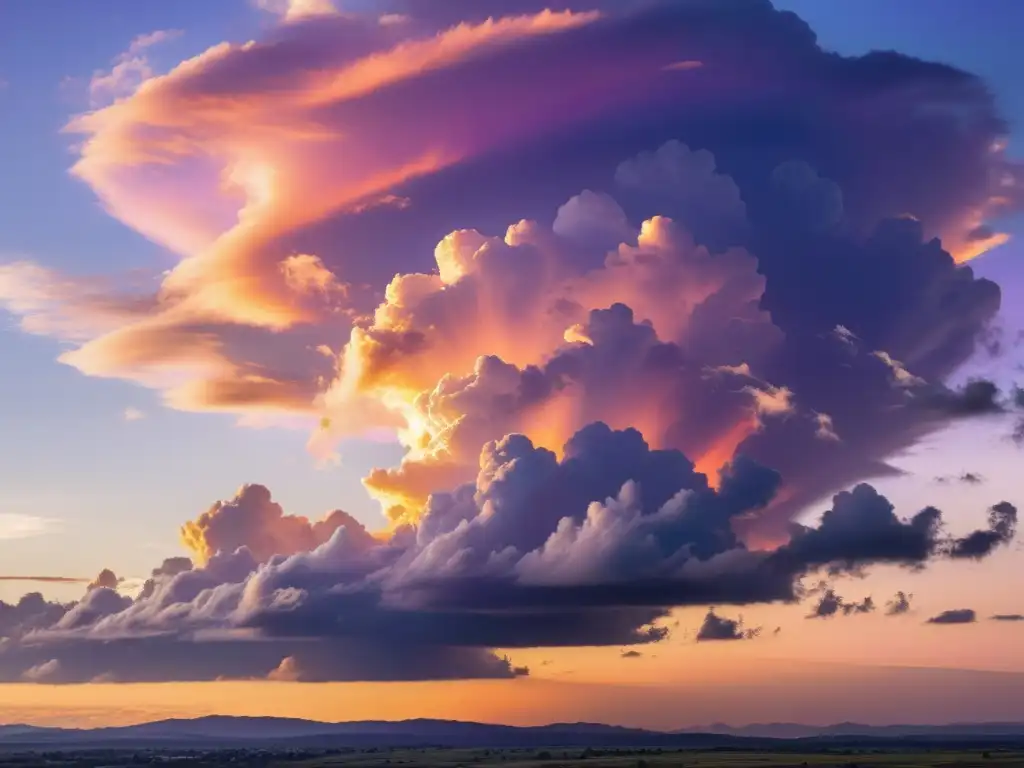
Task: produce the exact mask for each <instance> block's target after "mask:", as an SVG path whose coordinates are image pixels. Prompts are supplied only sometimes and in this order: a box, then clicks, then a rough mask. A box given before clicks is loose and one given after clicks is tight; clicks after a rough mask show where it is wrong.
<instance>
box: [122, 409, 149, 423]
mask: <svg viewBox="0 0 1024 768" xmlns="http://www.w3.org/2000/svg"><path fill="white" fill-rule="evenodd" d="M123 415H124V420H125V421H141V420H142V419H144V418H146V414H145V413H144V412H142V411H140V410H139V409H138V408H135V407H133V406H128V407H127V408H125V409H124V414H123Z"/></svg>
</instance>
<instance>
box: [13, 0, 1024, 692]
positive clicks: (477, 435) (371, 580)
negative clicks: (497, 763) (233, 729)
mask: <svg viewBox="0 0 1024 768" xmlns="http://www.w3.org/2000/svg"><path fill="white" fill-rule="evenodd" d="M272 5H273V6H274V7H273V8H272V9H271V10H274V11H275V12H277V13H278V14H280V15H281V17H282V22H281V23H279V24H274V25H270V26H269V28H268V29H267V31H266V34H265V35H264V36H263V37H262V38H261V39H259V40H257V41H254V42H252V43H246V44H232V43H224V44H221V45H217V46H214V47H212V48H210V49H209V50H207V51H205V52H203V53H202V54H200V55H198V56H196V57H193V58H192V59H189V60H188V61H185V62H182V63H181V64H179V65H178V66H176V67H174V68H173V69H171V70H170V71H169V72H168V73H167V74H165V75H161V76H152V77H151V76H150V74H151V72H150V70H149V65H148V63H147V62H145V57H144V51H145V50H147V46H148V45H151V44H152V43H154V42H157V41H158V38H153V39H149V38H147V39H144V40H139V41H136V44H135V45H134V46H133V49H132V50H130V51H129V53H128V54H126V56H127V58H125V62H134V61H136V60H139V61H141V62H142V64H141V65H139V64H131V65H130V66H126V67H125V73H126V80H125V83H126V86H125V88H124V90H123V91H122V90H121V85H118V86H117V87H116V88H112V90H111V89H109V88H108V89H107V90H106V91H105V92H106V94H107V99H108V100H109V98H110V97H111V93H113V92H115V91H116V92H117V93H119V94H121V95H120V97H119V98H115V100H114V101H113V103H110V104H108V105H107V106H103V107H101V108H98V109H95V110H93V111H91V112H89V113H86V114H83V115H80V116H78V117H76V118H75V119H74V120H73V121H72V122H71V124H70V125H69V126H68V132H69V133H71V134H75V135H76V136H77V137H78V138H79V139H80V140H81V142H80V144H79V146H78V147H77V148H76V151H77V152H78V156H77V159H76V163H75V166H74V169H73V173H74V175H75V176H76V177H77V178H79V179H81V180H82V181H84V182H85V183H86V184H88V185H89V187H90V188H91V189H92V190H93V192H94V193H95V194H96V196H97V198H98V199H99V201H100V202H101V203H102V205H103V206H104V208H105V209H106V210H107V211H108V212H109V213H110V214H111V215H112V216H113V217H114V218H116V219H117V220H119V221H120V222H122V223H124V224H125V225H127V226H129V227H130V228H132V229H134V230H135V231H137V232H139V233H141V234H142V235H144V236H146V237H147V238H149V239H151V240H153V241H154V242H155V243H157V244H159V245H160V246H163V247H164V248H166V249H167V250H169V251H170V252H172V253H173V254H175V255H176V256H177V257H178V259H179V260H178V262H177V264H176V265H175V266H174V267H173V268H172V269H170V270H169V271H168V272H167V273H166V274H162V275H160V277H159V281H156V280H155V279H153V278H154V277H155V275H151V276H150V277H149V278H146V277H145V275H144V274H141V275H136V274H132V275H121V276H110V275H94V276H82V275H65V274H60V273H57V272H55V271H53V270H50V269H48V268H46V267H43V266H40V265H37V264H34V263H32V262H26V261H24V260H22V261H18V262H15V263H13V264H8V265H6V266H4V267H2V271H0V301H2V302H3V305H4V307H5V308H7V309H8V310H9V311H10V312H12V313H13V315H14V316H15V317H16V318H17V319H18V320H19V322H20V324H21V326H22V328H23V329H24V330H26V331H27V332H31V333H37V334H44V335H48V336H52V337H54V338H55V339H57V340H59V341H61V342H63V343H64V344H66V345H67V347H68V348H67V349H66V351H64V352H63V353H62V354H61V357H60V360H61V361H62V362H64V363H66V364H68V365H71V366H73V367H75V368H77V369H78V370H79V371H81V372H83V373H84V374H87V375H91V376H100V377H109V378H118V379H125V380H129V381H132V382H135V383H138V384H140V385H143V386H146V387H150V388H153V389H155V390H158V391H159V392H160V393H161V394H162V396H163V398H164V401H165V403H166V404H167V405H169V406H170V407H173V408H179V409H186V410H219V411H226V412H230V413H234V414H236V415H239V416H241V417H243V418H252V417H253V416H254V415H258V416H260V417H267V418H269V417H273V416H275V415H280V414H287V415H289V416H290V417H293V418H294V417H298V418H295V421H296V422H301V423H303V424H308V425H310V426H312V425H314V424H318V425H319V428H317V429H316V430H315V432H314V434H313V435H312V436H311V440H310V444H311V449H312V450H313V451H314V452H315V453H317V454H318V455H330V452H331V451H332V450H333V448H334V442H336V441H337V440H339V439H341V438H343V437H348V436H352V435H354V434H355V435H360V434H365V433H367V432H374V433H379V432H380V431H382V430H384V431H387V432H389V433H393V434H394V435H395V436H396V437H397V438H398V439H399V441H400V442H401V443H402V445H403V446H404V448H405V449H406V454H405V456H404V458H403V460H402V461H401V463H400V465H399V466H397V467H390V468H388V467H382V468H378V469H375V470H374V471H372V472H371V473H370V474H369V475H368V476H367V477H366V478H365V480H364V482H365V485H366V487H367V489H368V490H369V491H370V493H371V494H372V495H373V496H374V497H375V498H376V499H378V500H379V501H380V502H381V504H382V506H383V507H384V508H385V509H386V511H387V512H388V514H389V517H390V519H391V521H392V528H391V530H390V531H389V532H388V534H387V535H381V536H371V535H370V534H369V533H368V532H367V531H366V530H365V529H364V528H363V527H362V526H361V525H360V524H359V523H358V522H357V521H355V520H353V519H352V518H351V517H350V516H348V515H347V514H346V513H344V512H341V511H334V512H332V513H330V514H329V515H328V516H327V517H325V518H324V519H322V520H319V521H311V520H309V519H307V518H304V517H299V516H295V515H289V514H286V513H285V511H284V510H283V509H282V508H281V507H280V506H279V505H278V504H276V503H275V502H274V501H273V500H272V498H271V495H270V492H269V490H267V489H266V488H264V487H262V486H259V485H248V486H245V487H243V488H242V489H241V490H240V491H239V492H238V494H236V496H235V497H234V498H232V499H229V500H226V501H221V502H218V503H217V504H214V505H213V506H212V507H211V508H210V509H209V510H207V511H206V512H205V513H203V514H201V515H199V516H198V517H197V518H196V519H195V520H192V521H190V522H187V523H186V524H185V525H184V526H183V529H182V538H183V540H184V541H185V542H186V545H187V546H188V547H189V549H190V552H191V553H192V554H193V555H194V562H193V560H192V559H191V558H189V559H177V560H168V561H165V563H164V564H163V565H161V566H159V567H158V568H156V569H154V571H153V573H152V575H151V578H150V579H149V580H147V582H146V583H145V585H144V586H143V588H142V591H141V592H140V594H139V595H138V596H137V597H136V598H135V599H133V600H132V599H129V598H127V597H125V596H122V595H119V594H117V592H116V591H114V590H113V589H112V588H111V587H109V586H97V587H96V588H94V589H92V590H89V591H88V592H87V594H86V595H85V596H84V597H83V598H82V600H80V601H79V602H77V603H75V604H74V605H73V606H52V605H50V604H47V603H46V602H45V601H43V602H42V604H40V602H39V601H38V600H34V599H33V600H31V601H29V602H28V603H27V604H26V605H25V606H24V607H20V608H19V607H17V606H13V607H12V606H8V607H7V608H5V609H4V610H6V611H7V615H8V616H9V621H10V625H11V626H12V627H13V630H12V632H13V634H11V635H10V636H11V637H13V638H14V640H13V641H12V642H10V643H7V644H6V645H5V647H4V649H3V650H2V652H0V678H3V679H10V680H20V679H23V676H24V674H25V673H26V672H27V671H28V670H30V669H34V668H37V667H39V666H40V665H46V664H49V663H50V662H51V661H56V662H58V665H59V666H56V667H54V668H53V672H52V673H51V675H52V677H53V678H54V679H57V680H60V681H64V682H68V681H74V680H89V679H94V678H95V677H99V676H109V677H110V678H112V679H118V680H135V679H147V680H164V679H213V678H214V677H217V676H228V677H236V678H260V679H265V678H267V677H272V678H276V679H299V680H319V679H357V678H359V677H360V676H363V677H364V678H365V679H391V678H408V679H429V678H447V677H459V676H492V677H511V676H515V675H517V674H519V672H520V670H518V668H517V667H515V666H514V665H513V664H512V663H511V662H510V661H508V660H507V659H503V658H500V657H498V656H497V655H495V654H494V653H493V652H492V651H491V650H490V649H492V648H511V649H514V648H519V647H531V646H558V645H569V646H571V645H588V644H589V645H609V646H611V645H614V646H626V645H637V644H643V643H653V642H658V641H660V640H661V639H663V638H664V637H665V636H666V633H667V627H666V626H665V625H664V622H665V620H666V617H667V614H668V612H669V610H670V609H671V608H672V607H675V606H697V605H704V606H706V605H711V604H713V605H747V604H759V603H769V602H777V601H785V602H794V601H798V600H801V599H804V598H805V597H806V589H805V587H804V586H803V580H805V579H807V578H820V577H822V576H827V575H829V574H837V573H860V572H862V571H864V570H865V569H869V568H871V567H874V566H876V565H896V566H902V567H906V568H909V569H920V568H924V567H927V566H928V565H929V564H930V563H932V562H935V561H939V560H943V561H949V560H964V559H975V558H982V557H986V556H988V555H989V554H990V553H991V552H993V551H995V550H996V548H998V547H1001V546H1004V545H1005V544H1006V543H1007V542H1009V541H1010V540H1011V539H1012V538H1013V536H1014V533H1015V526H1016V517H1017V513H1016V509H1014V508H1013V507H1012V506H1011V505H1009V504H1007V503H1005V502H1003V503H1000V504H997V505H996V506H995V507H993V508H992V509H991V511H990V513H989V519H988V522H987V524H986V525H985V526H983V527H981V528H979V529H978V530H976V531H974V532H972V533H969V534H968V535H966V536H962V537H955V536H951V535H949V534H947V533H946V532H945V531H944V530H943V528H942V514H941V512H939V510H937V509H935V508H933V507H926V508H924V509H922V510H920V511H918V512H916V513H915V514H913V515H912V516H911V517H910V518H909V519H908V518H903V517H900V516H897V514H896V512H895V510H894V508H893V506H892V505H891V504H890V503H889V502H888V501H887V500H886V499H885V498H884V497H883V496H881V495H880V494H879V493H878V492H877V491H876V490H875V489H874V488H873V487H872V486H871V485H869V484H867V483H866V482H864V481H865V480H869V479H871V478H876V477H884V476H888V475H893V474H896V473H898V470H897V469H896V468H895V467H893V466H892V465H891V464H890V463H889V460H890V457H892V456H894V455H896V454H898V453H900V452H901V451H904V450H906V449H908V448H909V447H911V446H913V445H914V444H915V443H917V442H918V441H920V440H921V439H923V438H924V437H925V436H927V435H929V434H933V433H934V432H936V431H937V430H940V429H942V428H944V427H946V426H947V425H949V424H950V423H951V422H952V421H953V420H954V419H960V418H977V417H985V416H990V417H992V418H993V419H1003V418H1006V415H1005V414H1006V413H1007V412H1008V411H1010V410H1012V407H1013V406H1012V405H1011V404H1008V403H1007V402H1005V401H1004V399H1003V398H1002V397H1001V396H1000V393H999V392H998V390H997V389H996V387H995V385H994V384H992V383H991V382H987V381H971V382H968V383H967V384H965V385H964V386H962V387H959V388H953V387H950V386H948V385H947V384H946V383H945V382H946V381H947V380H948V379H949V377H950V376H951V375H952V374H953V373H954V372H955V371H957V369H958V368H959V367H960V366H961V365H962V364H963V363H964V362H965V361H967V360H968V359H969V358H970V356H971V355H972V354H973V352H974V349H975V347H976V345H977V342H978V341H979V339H980V340H982V341H984V339H985V338H987V337H988V335H989V334H990V327H991V325H990V324H991V321H992V318H993V317H994V315H995V314H996V312H997V311H998V309H999V306H1000V301H1001V296H1000V291H999V287H998V286H997V285H996V284H994V283H992V282H991V281H989V280H985V279H981V278H978V277H976V276H975V274H974V273H973V271H972V269H971V267H970V266H969V265H968V264H967V263H966V262H967V261H968V260H969V259H970V258H971V257H972V256H974V255H976V254H977V253H979V252H981V251H982V250H984V249H985V248H987V247H991V246H993V245H994V244H995V243H997V242H999V241H1000V239H1001V238H1000V236H999V233H998V232H996V231H995V230H994V229H987V228H986V227H989V228H990V227H991V220H992V219H994V218H995V217H996V216H997V215H1000V214H1002V213H1006V212H1010V211H1012V210H1014V209H1015V208H1016V207H1018V206H1019V204H1020V203H1021V202H1022V200H1021V194H1020V189H1021V188H1022V187H1024V185H1022V184H1021V177H1022V175H1024V174H1022V173H1021V169H1020V168H1019V166H1018V165H1016V164H1015V163H1014V162H1013V161H1012V160H1010V159H1009V158H1008V156H1007V154H1006V152H1005V148H1004V147H1003V145H1002V144H1001V143H1000V141H1001V139H1002V137H1003V134H1004V133H1005V132H1006V126H1005V125H1004V123H1003V121H1002V120H1001V119H1000V117H999V115H998V112H997V109H996V106H995V104H994V103H993V101H992V98H991V96H990V94H989V91H988V89H987V88H986V87H985V85H984V83H982V82H981V81H980V80H978V79H977V78H975V77H974V76H972V75H970V74H968V73H965V72H961V71H959V70H956V69H954V68H952V67H949V66H946V65H941V64H933V63H928V62H923V61H919V60H916V59H912V58H909V57H905V56H901V55H899V54H897V53H892V52H888V53H872V54H869V55H866V56H863V57H855V58H849V57H842V56H838V55H836V54H833V53H829V52H826V51H823V50H822V49H821V48H820V47H819V46H818V44H817V42H816V40H815V37H814V34H813V32H812V31H811V30H810V29H809V28H808V27H807V26H806V25H805V24H804V23H802V22H801V21H800V20H799V19H798V18H797V17H795V16H794V15H792V14H788V13H781V12H777V11H775V10H774V9H773V8H772V7H771V5H770V3H768V2H767V1H766V0H722V2H716V3H673V2H654V3H643V4H637V5H635V6H634V5H633V4H632V3H631V4H629V5H628V6H627V5H623V4H622V3H610V2H596V1H595V2H592V3H588V2H580V3H578V4H577V3H561V2H555V3H553V8H552V9H548V10H545V9H543V8H541V7H540V6H541V5H542V4H541V3H538V2H528V1H524V0H501V2H495V3H491V4H488V5H487V9H486V10H483V9H482V8H480V7H478V4H477V5H474V4H467V3H461V2H452V1H450V0H438V2H436V3H434V2H432V3H429V4H427V3H410V2H405V1H404V0H388V1H387V2H383V3H379V4H378V5H377V6H376V7H375V9H374V13H373V14H364V15H360V14H357V13H327V11H328V8H327V7H326V5H325V4H323V3H309V2H305V3H296V2H290V3H285V2H281V3H273V4H272ZM567 6H576V7H574V9H573V10H567ZM310 14H317V18H316V20H315V22H314V21H313V20H311V19H310V18H309V16H310ZM488 15H491V16H493V18H487V16H488ZM398 17H401V19H400V20H399V19H398ZM385 18H387V19H388V21H387V22H384V21H383V19H385ZM133 57H134V58H133ZM681 61H686V62H700V64H701V66H699V67H693V66H685V67H681V66H678V64H679V63H680V62H681ZM115 68H116V64H115ZM129 75H130V77H129ZM143 77H144V78H146V79H145V82H144V83H142V84H141V85H138V87H135V86H134V83H135V82H136V81H138V80H141V79H142V78H143ZM132 78H134V80H133V79H132ZM114 80H115V81H117V82H118V83H119V82H120V81H118V79H117V78H114ZM113 84H114V83H113V82H112V83H111V85H112V86H113ZM129 90H130V93H129V92H128V91H129ZM496 94H500V97H498V96H496ZM951 116H955V119H953V118H952V117H951ZM753 135H757V136H759V137H762V139H763V140H759V141H758V142H756V146H753V145H752V144H751V141H750V137H751V136H753ZM921 136H927V137H928V140H927V141H921V138H920V137H921ZM908 145H913V146H915V148H916V151H915V152H913V153H908V152H906V151H905V148H906V146H908ZM822 253H827V254H829V258H827V259H823V258H821V254H822ZM837 489H850V490H844V491H843V492H841V493H838V494H837V493H836V490H837ZM829 497H831V498H832V502H831V505H830V506H829V508H828V509H827V510H825V511H824V513H823V514H822V515H821V517H820V519H819V520H817V521H815V522H813V523H809V524H799V525H798V524H794V523H793V522H792V521H793V520H794V518H795V516H796V515H797V514H799V513H802V512H806V511H808V507H809V505H810V504H812V503H816V500H817V499H821V498H829ZM835 599H836V601H837V602H836V610H843V609H845V607H847V606H850V611H849V612H851V613H852V612H858V611H861V610H869V607H868V606H871V607H873V605H874V604H873V603H868V602H867V601H864V602H862V603H850V604H846V603H842V608H840V607H839V605H840V604H839V602H838V601H839V598H838V597H835ZM126 601H127V602H126ZM18 605H19V606H20V605H21V604H20V603H19V604H18ZM709 616H713V617H715V618H716V619H717V620H718V621H719V622H726V624H722V625H721V626H725V627H729V626H732V631H734V632H740V631H743V630H741V628H740V627H739V625H738V624H736V625H730V624H728V623H727V622H730V621H731V620H728V619H722V618H721V617H718V616H717V614H714V613H713V612H712V613H710V614H709ZM715 627H719V625H717V624H713V626H712V628H711V629H709V630H708V631H709V632H714V631H715ZM396 660H397V661H396ZM389 676H390V677H389Z"/></svg>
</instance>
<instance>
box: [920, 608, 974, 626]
mask: <svg viewBox="0 0 1024 768" xmlns="http://www.w3.org/2000/svg"><path fill="white" fill-rule="evenodd" d="M977 618H978V617H977V614H976V613H975V612H974V610H973V609H971V608H953V609H951V610H948V611H943V612H942V613H939V614H936V615H935V616H932V617H931V618H930V619H928V621H927V623H928V624H973V623H974V622H975V621H976V620H977Z"/></svg>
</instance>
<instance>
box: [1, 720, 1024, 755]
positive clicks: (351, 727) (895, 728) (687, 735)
mask: <svg viewBox="0 0 1024 768" xmlns="http://www.w3.org/2000/svg"><path fill="white" fill-rule="evenodd" d="M896 741H898V742H900V744H901V745H907V744H913V743H920V744H922V745H927V746H939V745H948V746H958V747H962V746H982V745H995V744H1000V745H1002V744H1007V745H1014V746H1021V745H1024V723H963V724H953V725H942V726H932V725H886V726H872V725H861V724H858V723H839V724H836V725H829V726H823V727H817V726H808V725H800V724H796V723H765V724H755V725H746V726H742V727H733V726H728V725H724V724H720V723H716V724H713V725H708V726H702V727H699V728H687V729H681V730H678V731H672V732H664V731H653V730H644V729H637V728H624V727H621V726H614V725H602V724H599V723H552V724H551V725H543V726H530V727H516V726H510V725H491V724H486V723H470V722H459V721H451V720H403V721H398V722H389V721H380V720H370V721H359V722H346V723H322V722H317V721H314V720H298V719H290V718H277V717H225V716H213V717H201V718H197V719H194V720H161V721H158V722H152V723H142V724H139V725H129V726H123V727H117V728H92V729H76V728H43V727H36V726H31V725H0V749H3V750H7V751H12V750H16V751H26V750H40V749H46V750H71V749H79V750H80V749H99V748H103V749H109V748H118V747H122V748H125V749H156V748H174V749H183V748H194V749H217V748H232V747H264V746H265V747H270V746H273V747H284V748H289V747H290V748H343V747H351V748H371V747H380V748H389V747H427V746H444V747H453V748H458V747H462V748H473V747H476V748H482V747H517V748H526V749H530V748H537V749H539V748H542V747H547V748H556V747H562V748H585V747H593V748H610V747H649V748H656V747H662V748H675V749H679V748H683V749H714V748H735V749H756V748H774V749H780V748H784V749H797V750H810V749H821V748H823V747H847V746H864V745H870V744H879V743H889V744H892V743H893V742H896Z"/></svg>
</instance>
